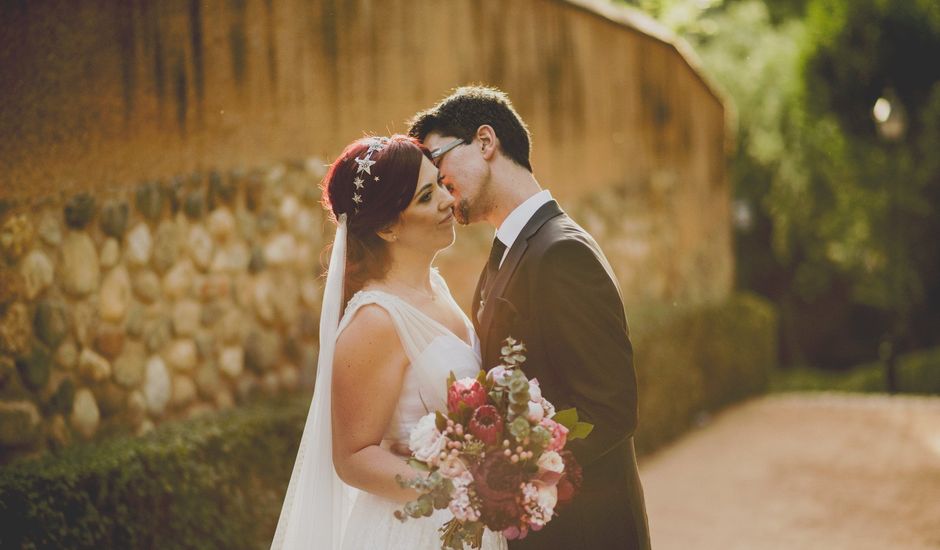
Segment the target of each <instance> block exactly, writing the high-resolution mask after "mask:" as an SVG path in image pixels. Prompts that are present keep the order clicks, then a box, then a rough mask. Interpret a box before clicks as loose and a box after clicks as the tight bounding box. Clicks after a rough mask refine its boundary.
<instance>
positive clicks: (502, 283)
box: [478, 200, 563, 350]
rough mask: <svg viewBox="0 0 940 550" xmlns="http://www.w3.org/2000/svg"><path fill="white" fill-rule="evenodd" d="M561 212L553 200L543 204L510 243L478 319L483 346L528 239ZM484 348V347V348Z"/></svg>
mask: <svg viewBox="0 0 940 550" xmlns="http://www.w3.org/2000/svg"><path fill="white" fill-rule="evenodd" d="M562 213H563V212H562V210H561V207H559V206H558V203H557V202H555V201H554V200H551V201H548V202H547V203H545V204H543V205H542V206H541V207H540V208H539V209H538V210H536V211H535V214H533V215H532V217H531V218H530V219H529V221H528V223H526V224H525V227H523V228H522V231H521V232H519V236H518V237H516V240H515V242H514V243H513V244H512V248H510V249H509V253H508V254H507V255H506V259H505V260H503V264H502V265H501V266H500V268H499V271H498V272H497V273H496V278H495V279H493V281H492V285H493V286H492V288H490V289H489V290H488V291H487V300H486V304H484V305H483V313H482V317H481V319H480V328H481V329H482V331H481V332H478V334H480V335H481V337H482V338H483V342H485V346H488V345H489V342H490V339H489V331H490V328H491V327H492V323H493V315H494V314H495V311H496V309H497V308H496V307H495V303H496V302H497V301H498V300H500V299H501V298H502V295H503V291H504V290H506V285H508V284H509V281H510V280H511V279H512V274H513V273H514V272H515V271H516V268H517V267H519V262H520V261H521V260H522V257H523V256H524V255H525V251H526V249H527V248H528V246H529V244H528V241H529V239H530V238H531V237H532V236H533V235H535V234H536V233H537V232H538V230H539V229H541V228H542V226H543V225H545V222H547V221H548V220H550V219H552V218H554V217H555V216H558V215H560V214H562ZM486 285H487V286H489V285H490V281H487V282H486ZM485 349H486V348H485V347H484V350H485Z"/></svg>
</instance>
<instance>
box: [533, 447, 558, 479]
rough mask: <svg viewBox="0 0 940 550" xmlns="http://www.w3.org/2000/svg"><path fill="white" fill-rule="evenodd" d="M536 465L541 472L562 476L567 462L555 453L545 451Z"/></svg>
mask: <svg viewBox="0 0 940 550" xmlns="http://www.w3.org/2000/svg"><path fill="white" fill-rule="evenodd" d="M536 464H537V465H538V467H539V471H544V472H554V473H556V474H560V473H562V472H564V471H565V460H564V459H563V458H561V455H560V454H558V453H557V452H555V451H545V452H544V453H542V456H540V457H539V460H538V462H536Z"/></svg>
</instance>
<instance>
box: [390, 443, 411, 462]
mask: <svg viewBox="0 0 940 550" xmlns="http://www.w3.org/2000/svg"><path fill="white" fill-rule="evenodd" d="M388 450H389V451H391V452H392V454H394V455H396V456H400V457H402V458H411V449H409V448H408V444H407V443H405V442H403V441H396V442H395V443H392V444H391V445H389V448H388Z"/></svg>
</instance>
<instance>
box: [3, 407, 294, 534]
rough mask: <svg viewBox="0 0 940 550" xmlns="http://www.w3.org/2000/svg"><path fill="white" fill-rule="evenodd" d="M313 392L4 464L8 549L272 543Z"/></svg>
mask: <svg viewBox="0 0 940 550" xmlns="http://www.w3.org/2000/svg"><path fill="white" fill-rule="evenodd" d="M308 401H309V396H308V397H307V398H306V399H303V398H294V399H290V400H282V402H280V403H273V404H272V403H258V404H254V405H251V406H247V407H245V408H244V409H240V410H234V411H230V412H226V413H222V414H218V415H213V416H211V417H201V418H197V419H193V420H190V421H186V422H180V423H172V424H166V425H163V426H161V427H159V428H158V429H157V430H155V431H154V432H153V433H152V434H150V435H148V436H146V437H142V438H136V439H135V438H119V439H114V440H110V441H105V442H101V443H97V444H95V445H86V446H79V447H71V448H67V449H65V450H63V451H62V452H61V453H58V454H53V455H47V456H45V457H43V458H42V459H39V460H36V461H31V462H20V463H16V464H14V465H11V466H8V467H6V468H5V469H4V470H2V472H0V518H3V519H2V523H3V528H2V529H0V547H2V548H161V549H172V548H227V549H231V548H261V547H264V548H267V546H268V545H269V544H270V540H271V537H272V536H273V533H274V527H275V525H276V522H277V517H278V514H279V512H280V505H281V500H282V499H283V496H284V491H285V490H286V486H287V481H288V479H289V477H290V472H291V469H292V467H293V462H294V457H295V455H296V452H297V446H298V444H299V441H300V434H301V431H302V430H303V422H304V420H305V416H306V407H307V402H308Z"/></svg>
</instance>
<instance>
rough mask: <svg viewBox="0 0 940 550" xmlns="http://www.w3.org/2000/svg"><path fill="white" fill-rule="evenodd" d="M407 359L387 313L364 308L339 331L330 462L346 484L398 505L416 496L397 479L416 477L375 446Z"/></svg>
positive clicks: (391, 409) (390, 414)
mask: <svg viewBox="0 0 940 550" xmlns="http://www.w3.org/2000/svg"><path fill="white" fill-rule="evenodd" d="M407 365H408V358H407V357H406V356H405V352H404V350H403V349H402V345H401V342H400V340H399V339H398V333H397V332H396V331H395V327H394V325H393V324H392V319H391V317H389V315H388V313H387V312H386V311H385V310H384V309H382V308H381V307H379V306H377V305H367V306H364V307H362V308H361V309H360V310H359V311H357V312H356V316H355V317H354V318H353V320H352V322H351V323H350V324H349V326H348V327H346V329H345V330H344V331H343V332H342V334H341V335H340V337H339V339H338V340H337V342H336V354H335V356H334V361H333V464H334V466H335V467H336V473H337V474H338V475H339V477H340V478H341V479H342V480H343V481H344V482H346V483H347V484H349V485H352V486H353V487H357V488H359V489H362V490H363V491H366V492H369V493H373V494H376V495H379V496H382V497H385V498H389V499H392V500H395V501H398V502H402V503H404V502H407V501H409V500H413V499H414V498H416V497H417V493H416V492H415V491H413V490H411V489H402V488H401V487H400V486H399V485H398V483H397V482H396V481H395V475H396V474H401V475H402V476H403V477H405V478H411V477H416V476H417V475H419V474H418V473H417V472H416V471H415V470H413V469H412V468H411V467H410V466H408V465H407V464H406V463H405V462H404V461H403V460H402V458H401V457H399V456H396V455H394V454H392V453H391V452H389V451H387V450H385V449H383V448H381V447H380V446H379V444H380V443H381V441H382V437H383V435H384V434H385V431H386V429H387V427H388V423H389V421H390V420H391V418H392V417H393V415H394V412H395V405H396V404H397V403H398V397H399V394H400V393H401V387H402V382H403V380H404V376H405V370H406V368H407Z"/></svg>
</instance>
